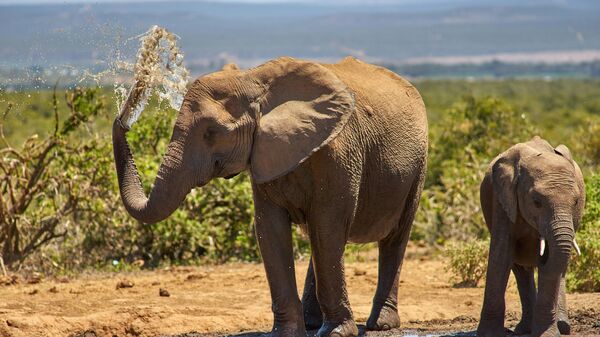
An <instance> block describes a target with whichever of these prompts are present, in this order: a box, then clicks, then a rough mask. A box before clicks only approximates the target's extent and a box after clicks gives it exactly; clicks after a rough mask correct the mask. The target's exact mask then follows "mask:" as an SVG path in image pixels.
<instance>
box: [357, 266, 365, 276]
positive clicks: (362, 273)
mask: <svg viewBox="0 0 600 337" xmlns="http://www.w3.org/2000/svg"><path fill="white" fill-rule="evenodd" d="M354 275H355V276H363V275H367V271H366V270H364V269H358V268H356V269H354Z"/></svg>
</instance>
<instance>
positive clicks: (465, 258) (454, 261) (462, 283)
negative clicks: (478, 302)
mask: <svg viewBox="0 0 600 337" xmlns="http://www.w3.org/2000/svg"><path fill="white" fill-rule="evenodd" d="M489 247H490V241H489V240H472V241H467V242H461V243H457V242H453V243H451V244H450V245H448V247H447V248H446V250H445V254H446V256H447V257H448V258H449V260H450V262H449V265H448V267H447V270H450V271H451V272H452V274H453V275H454V278H455V281H456V283H455V284H454V286H455V287H457V288H461V287H476V286H477V284H478V283H479V281H481V279H482V278H483V277H484V276H485V272H486V270H487V260H488V252H489Z"/></svg>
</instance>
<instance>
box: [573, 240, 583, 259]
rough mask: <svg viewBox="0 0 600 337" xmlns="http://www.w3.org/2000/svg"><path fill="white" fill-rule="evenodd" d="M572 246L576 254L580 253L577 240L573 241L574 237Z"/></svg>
mask: <svg viewBox="0 0 600 337" xmlns="http://www.w3.org/2000/svg"><path fill="white" fill-rule="evenodd" d="M573 248H575V251H576V252H577V256H579V255H581V250H579V245H577V241H575V239H573Z"/></svg>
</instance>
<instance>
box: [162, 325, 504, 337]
mask: <svg viewBox="0 0 600 337" xmlns="http://www.w3.org/2000/svg"><path fill="white" fill-rule="evenodd" d="M358 331H359V334H358V337H396V336H398V337H400V336H402V337H412V336H415V337H416V336H440V337H476V336H477V333H476V332H475V331H464V332H449V331H448V332H439V331H437V332H432V331H422V330H418V329H391V330H387V331H366V329H365V326H364V325H362V324H360V325H358ZM316 333H317V330H313V331H309V332H308V336H309V337H316ZM267 335H268V333H267V332H261V331H252V332H244V333H239V334H231V335H223V334H213V333H208V334H207V333H195V332H191V333H186V334H181V335H176V336H161V337H266V336H267ZM507 336H512V335H507Z"/></svg>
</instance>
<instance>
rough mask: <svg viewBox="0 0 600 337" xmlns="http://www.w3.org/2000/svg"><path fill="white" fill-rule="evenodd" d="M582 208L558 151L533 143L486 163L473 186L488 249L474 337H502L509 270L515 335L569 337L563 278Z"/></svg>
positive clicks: (577, 174) (563, 151) (573, 175)
mask: <svg viewBox="0 0 600 337" xmlns="http://www.w3.org/2000/svg"><path fill="white" fill-rule="evenodd" d="M584 204H585V188H584V184H583V176H582V174H581V170H580V169H579V166H578V165H577V163H576V162H575V161H574V160H573V158H572V157H571V153H570V151H569V149H568V148H567V147H566V146H564V145H559V146H558V147H556V148H553V147H552V146H551V145H550V144H549V143H548V142H547V141H545V140H543V139H541V138H540V137H537V136H536V137H534V138H533V139H532V140H530V141H528V142H526V143H519V144H517V145H514V146H513V147H511V148H510V149H508V150H507V151H505V152H503V153H502V154H500V155H499V156H498V157H496V158H495V159H494V160H493V161H492V163H491V164H490V166H489V169H488V171H487V173H486V175H485V178H484V179H483V182H482V183H481V206H482V209H483V214H484V217H485V222H486V223H487V226H488V228H489V230H490V232H491V243H490V255H489V263H488V269H487V275H486V287H485V298H484V303H483V308H482V311H481V320H480V323H479V327H478V329H477V333H478V335H479V336H504V334H505V332H504V311H505V302H504V292H505V290H506V283H507V281H508V276H509V273H510V270H511V269H512V271H513V273H514V275H515V278H516V280H517V286H518V289H519V295H520V298H521V306H522V318H521V321H520V322H519V324H518V325H517V327H516V328H515V333H516V334H526V333H531V334H532V336H559V335H560V333H563V334H568V333H569V332H570V324H569V320H568V317H567V308H566V301H565V279H564V277H565V272H566V269H567V264H568V261H569V256H570V254H571V248H572V247H575V248H576V249H577V250H579V248H577V244H576V243H575V231H577V229H578V228H579V223H580V221H581V216H582V212H583V207H584ZM535 267H537V268H538V288H539V291H537V292H536V286H535V282H534V271H533V269H534V268H535Z"/></svg>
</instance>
